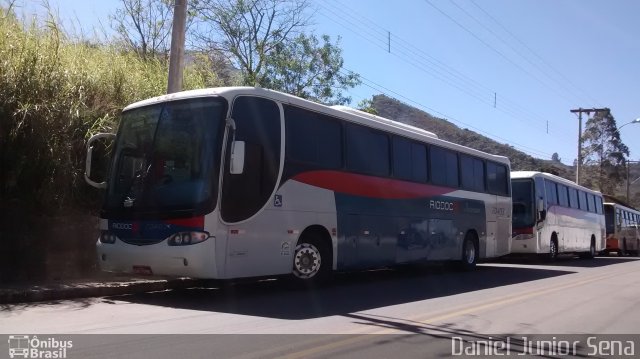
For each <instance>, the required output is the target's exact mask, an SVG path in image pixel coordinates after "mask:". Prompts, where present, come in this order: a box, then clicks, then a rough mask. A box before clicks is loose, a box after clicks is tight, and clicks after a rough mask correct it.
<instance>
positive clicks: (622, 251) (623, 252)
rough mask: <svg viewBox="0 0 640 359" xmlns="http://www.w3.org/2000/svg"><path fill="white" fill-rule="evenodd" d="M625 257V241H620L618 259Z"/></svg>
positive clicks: (624, 239)
mask: <svg viewBox="0 0 640 359" xmlns="http://www.w3.org/2000/svg"><path fill="white" fill-rule="evenodd" d="M626 255H627V239H626V238H623V239H622V248H620V249H618V257H624V256H626Z"/></svg>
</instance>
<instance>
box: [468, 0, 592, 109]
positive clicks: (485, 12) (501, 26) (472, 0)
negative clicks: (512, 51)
mask: <svg viewBox="0 0 640 359" xmlns="http://www.w3.org/2000/svg"><path fill="white" fill-rule="evenodd" d="M471 3H472V4H473V5H474V6H475V7H477V8H478V9H479V10H480V11H482V12H483V13H484V14H485V15H486V16H487V17H488V18H489V19H491V21H493V22H494V23H496V24H497V25H498V26H499V27H500V28H501V29H502V30H503V31H504V32H506V33H507V34H509V36H511V37H512V38H513V39H514V40H516V41H517V42H518V43H519V44H520V45H522V46H523V47H524V48H525V49H527V50H528V51H529V52H530V53H531V54H532V55H533V56H535V57H536V58H537V59H538V60H540V61H541V62H542V63H543V64H544V65H546V66H547V67H548V68H550V69H551V70H552V71H553V72H555V73H556V74H557V75H559V76H560V77H561V78H562V79H563V80H564V81H566V82H567V83H568V84H569V85H571V86H573V88H574V89H576V90H578V91H580V92H582V94H583V95H585V96H586V97H587V98H588V99H589V100H590V101H589V102H594V103H598V101H597V100H596V99H594V98H593V97H592V96H591V95H589V93H587V92H586V91H585V90H584V89H583V88H582V87H580V86H577V85H576V84H575V83H573V82H572V81H571V80H570V79H569V78H567V77H566V76H565V75H564V74H562V72H560V71H558V70H556V68H554V67H553V66H552V65H551V64H550V63H549V62H547V61H545V59H544V58H542V56H540V55H538V54H537V53H536V52H535V51H533V49H532V48H531V47H529V46H528V45H527V44H526V43H525V42H524V41H522V40H520V39H519V38H518V37H517V36H516V35H514V34H513V32H511V31H509V29H508V28H507V27H506V26H504V25H503V24H502V23H500V22H499V21H498V20H497V19H496V18H495V17H493V16H492V15H491V14H490V13H489V12H487V11H486V10H485V9H483V8H482V7H481V6H480V5H478V3H476V2H475V0H471Z"/></svg>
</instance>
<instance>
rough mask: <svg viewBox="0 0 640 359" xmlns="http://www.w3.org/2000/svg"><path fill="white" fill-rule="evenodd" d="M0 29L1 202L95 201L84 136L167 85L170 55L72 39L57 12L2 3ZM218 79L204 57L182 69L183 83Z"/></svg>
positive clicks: (111, 124) (56, 204)
mask: <svg viewBox="0 0 640 359" xmlns="http://www.w3.org/2000/svg"><path fill="white" fill-rule="evenodd" d="M0 33H1V36H0V61H1V63H0V203H5V204H7V203H14V204H16V203H17V204H18V205H20V206H27V207H29V208H34V209H35V208H41V209H46V210H49V211H55V210H56V209H59V208H62V207H64V206H67V205H77V204H81V205H82V204H87V203H93V202H92V201H89V202H87V200H88V199H89V200H95V199H96V198H97V196H98V195H99V193H98V191H94V190H88V188H87V186H86V184H85V183H84V178H83V176H84V174H83V173H84V161H85V144H86V139H87V138H88V137H89V135H90V134H93V133H96V132H101V131H106V132H114V131H115V127H116V125H117V116H118V113H119V112H120V110H121V109H122V108H123V107H124V106H126V105H127V104H129V103H132V102H135V101H138V100H141V99H145V98H149V97H153V96H158V95H161V94H163V93H165V91H166V84H167V73H168V67H167V63H166V61H164V60H162V59H151V60H142V59H140V58H139V57H138V56H137V55H136V54H134V53H122V52H120V51H118V50H117V49H116V47H115V46H111V45H108V44H107V45H103V44H94V43H91V42H90V41H82V40H73V39H70V38H69V37H68V36H66V35H65V33H64V32H63V31H62V30H61V27H60V26H59V25H58V22H57V21H56V20H55V19H54V18H53V17H52V16H49V18H48V20H47V21H46V22H45V23H44V25H40V24H38V23H37V22H35V21H34V22H32V23H30V24H24V23H22V22H20V21H19V20H18V19H17V17H16V16H15V15H14V14H13V13H11V12H10V11H7V10H2V11H1V12H0ZM215 85H218V81H217V77H216V76H215V74H214V73H212V72H211V71H207V67H206V64H205V65H203V64H202V63H196V64H195V65H192V66H191V67H189V68H187V69H185V75H184V87H185V89H192V88H199V87H205V86H215Z"/></svg>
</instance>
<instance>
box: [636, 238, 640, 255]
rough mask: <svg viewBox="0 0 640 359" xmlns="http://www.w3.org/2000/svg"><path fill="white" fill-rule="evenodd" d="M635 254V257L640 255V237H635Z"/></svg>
mask: <svg viewBox="0 0 640 359" xmlns="http://www.w3.org/2000/svg"><path fill="white" fill-rule="evenodd" d="M635 255H636V257H640V239H636V251H635Z"/></svg>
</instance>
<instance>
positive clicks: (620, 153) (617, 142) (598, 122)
mask: <svg viewBox="0 0 640 359" xmlns="http://www.w3.org/2000/svg"><path fill="white" fill-rule="evenodd" d="M582 143H583V146H582V155H583V156H582V157H583V158H584V164H585V167H584V169H585V172H586V175H587V176H586V179H587V181H588V182H591V183H592V185H593V186H595V187H596V188H598V189H599V190H600V191H601V192H602V193H607V194H613V193H614V191H615V189H616V187H617V186H618V185H619V184H620V183H621V182H622V181H623V180H624V179H625V157H626V156H629V148H628V147H627V146H626V145H625V144H624V143H623V142H622V140H621V139H620V132H619V131H618V128H617V125H616V120H615V118H614V117H613V115H612V114H611V112H610V111H606V112H605V111H603V112H597V113H596V114H595V115H594V116H593V117H591V118H590V119H589V120H588V121H587V123H586V129H585V131H584V133H583V135H582Z"/></svg>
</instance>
